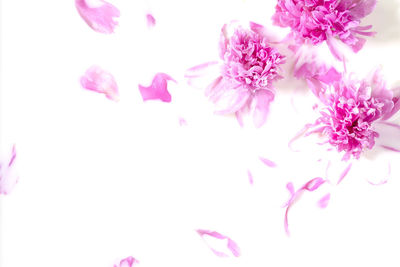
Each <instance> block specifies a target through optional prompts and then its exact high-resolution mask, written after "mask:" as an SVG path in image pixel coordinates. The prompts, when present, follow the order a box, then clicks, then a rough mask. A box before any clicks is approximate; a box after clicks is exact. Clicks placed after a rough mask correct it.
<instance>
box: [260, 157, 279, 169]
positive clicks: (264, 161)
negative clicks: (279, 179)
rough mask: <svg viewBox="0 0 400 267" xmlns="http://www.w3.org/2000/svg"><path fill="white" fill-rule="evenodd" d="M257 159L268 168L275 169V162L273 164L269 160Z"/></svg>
mask: <svg viewBox="0 0 400 267" xmlns="http://www.w3.org/2000/svg"><path fill="white" fill-rule="evenodd" d="M258 158H259V159H260V160H261V161H262V163H264V164H265V165H267V166H268V167H271V168H275V167H276V163H275V162H273V161H271V160H269V159H267V158H263V157H258Z"/></svg>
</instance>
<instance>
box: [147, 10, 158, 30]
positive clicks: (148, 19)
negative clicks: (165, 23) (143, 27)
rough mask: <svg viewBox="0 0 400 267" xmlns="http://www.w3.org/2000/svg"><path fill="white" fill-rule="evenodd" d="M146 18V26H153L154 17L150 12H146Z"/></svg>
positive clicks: (154, 22) (154, 23)
mask: <svg viewBox="0 0 400 267" xmlns="http://www.w3.org/2000/svg"><path fill="white" fill-rule="evenodd" d="M146 20H147V27H149V28H153V27H154V26H156V19H155V18H154V17H153V15H152V14H150V13H148V14H146Z"/></svg>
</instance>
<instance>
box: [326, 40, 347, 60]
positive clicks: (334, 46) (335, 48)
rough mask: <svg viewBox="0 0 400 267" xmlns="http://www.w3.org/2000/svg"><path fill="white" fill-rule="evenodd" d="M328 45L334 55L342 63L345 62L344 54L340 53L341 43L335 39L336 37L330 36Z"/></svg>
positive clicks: (327, 41)
mask: <svg viewBox="0 0 400 267" xmlns="http://www.w3.org/2000/svg"><path fill="white" fill-rule="evenodd" d="M326 44H327V45H328V47H329V50H330V51H331V53H332V55H333V56H334V57H335V58H336V59H337V60H340V61H342V60H343V61H344V54H343V53H342V52H341V51H340V47H339V43H338V41H337V40H336V39H335V37H332V36H329V37H328V38H327V39H326Z"/></svg>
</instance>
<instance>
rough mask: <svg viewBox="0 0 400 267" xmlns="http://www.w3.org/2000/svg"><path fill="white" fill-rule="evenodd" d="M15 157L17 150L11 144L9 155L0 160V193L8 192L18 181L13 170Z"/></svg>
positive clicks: (5, 193)
mask: <svg viewBox="0 0 400 267" xmlns="http://www.w3.org/2000/svg"><path fill="white" fill-rule="evenodd" d="M16 157H17V152H16V149H15V145H13V147H12V149H11V153H10V155H9V156H8V157H7V158H6V159H4V160H2V161H1V162H0V194H3V195H7V194H9V193H10V192H11V191H12V190H13V188H14V186H15V185H16V184H17V183H18V179H19V177H18V175H17V174H16V171H15V160H16Z"/></svg>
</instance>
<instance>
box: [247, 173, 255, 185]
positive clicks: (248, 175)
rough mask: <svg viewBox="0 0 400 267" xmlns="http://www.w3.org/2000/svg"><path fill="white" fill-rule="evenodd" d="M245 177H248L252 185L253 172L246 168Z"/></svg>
mask: <svg viewBox="0 0 400 267" xmlns="http://www.w3.org/2000/svg"><path fill="white" fill-rule="evenodd" d="M247 177H249V183H250V184H251V185H252V184H254V179H253V174H252V173H251V171H250V170H247Z"/></svg>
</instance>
